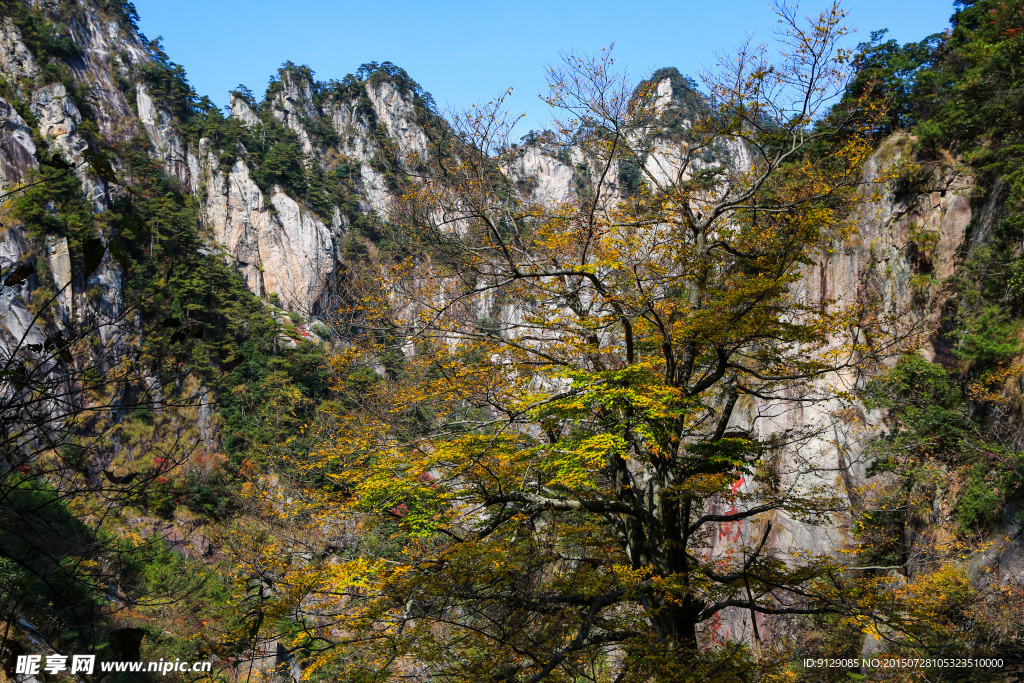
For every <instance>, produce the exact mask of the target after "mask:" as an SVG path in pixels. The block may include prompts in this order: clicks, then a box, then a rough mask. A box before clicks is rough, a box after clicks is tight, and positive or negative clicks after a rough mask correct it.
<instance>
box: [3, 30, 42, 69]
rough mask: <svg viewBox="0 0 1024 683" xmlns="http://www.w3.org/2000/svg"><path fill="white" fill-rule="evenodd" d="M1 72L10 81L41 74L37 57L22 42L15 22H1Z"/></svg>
mask: <svg viewBox="0 0 1024 683" xmlns="http://www.w3.org/2000/svg"><path fill="white" fill-rule="evenodd" d="M0 72H2V73H3V74H4V75H5V77H7V78H9V79H12V80H13V79H20V78H26V77H27V78H32V77H34V76H35V75H36V74H37V73H39V66H38V65H37V64H36V60H35V57H33V56H32V53H31V52H30V51H29V49H28V48H27V47H26V46H25V43H23V42H22V40H21V33H19V32H18V29H17V27H16V26H15V25H14V21H13V20H12V19H10V18H9V17H4V18H3V20H2V21H0Z"/></svg>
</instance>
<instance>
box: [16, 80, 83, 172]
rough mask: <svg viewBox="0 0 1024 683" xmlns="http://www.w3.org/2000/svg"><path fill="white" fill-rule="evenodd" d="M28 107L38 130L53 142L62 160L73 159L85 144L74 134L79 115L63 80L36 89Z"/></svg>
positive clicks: (79, 119) (79, 121) (80, 118)
mask: <svg viewBox="0 0 1024 683" xmlns="http://www.w3.org/2000/svg"><path fill="white" fill-rule="evenodd" d="M29 108H30V109H31V110H32V114H33V115H34V116H35V117H36V118H37V119H38V120H39V133H40V134H41V135H42V136H43V138H44V139H47V140H51V141H52V142H53V143H54V144H56V146H57V149H59V150H60V151H61V152H62V153H63V155H64V157H65V160H67V161H69V162H70V161H74V160H75V159H76V158H77V157H78V155H79V154H81V153H82V150H84V149H85V148H86V147H88V144H87V143H86V142H85V140H83V139H82V138H81V137H80V136H79V135H78V134H77V133H78V124H80V123H81V122H82V114H81V112H79V111H78V107H76V106H75V103H74V102H72V101H71V98H70V97H68V91H67V89H66V88H65V87H64V84H63V83H50V84H49V85H45V86H43V87H42V88H39V89H38V90H36V91H35V92H34V93H33V94H32V102H31V103H30V104H29Z"/></svg>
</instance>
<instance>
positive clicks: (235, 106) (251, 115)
mask: <svg viewBox="0 0 1024 683" xmlns="http://www.w3.org/2000/svg"><path fill="white" fill-rule="evenodd" d="M230 106H231V116H232V117H234V118H236V119H238V120H239V121H241V122H242V125H244V126H255V125H256V124H258V123H259V122H260V120H259V118H258V117H257V116H256V112H254V111H253V110H252V107H250V106H249V103H248V102H246V101H245V100H243V99H242V98H241V97H239V96H238V95H235V94H232V95H231V102H230Z"/></svg>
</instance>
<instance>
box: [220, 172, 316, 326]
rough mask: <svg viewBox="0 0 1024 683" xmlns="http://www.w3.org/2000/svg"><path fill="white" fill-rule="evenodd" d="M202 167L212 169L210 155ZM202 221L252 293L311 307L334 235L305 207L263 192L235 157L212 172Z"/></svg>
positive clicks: (275, 193) (302, 308)
mask: <svg viewBox="0 0 1024 683" xmlns="http://www.w3.org/2000/svg"><path fill="white" fill-rule="evenodd" d="M208 167H209V168H215V167H216V160H215V158H214V157H213V156H212V155H211V156H210V157H209V158H208ZM207 192H208V194H207V201H206V205H205V211H204V213H205V218H206V223H207V225H209V226H210V227H211V228H212V229H213V237H214V239H215V240H216V241H217V242H218V243H219V244H222V245H224V247H225V248H226V249H227V251H228V253H229V254H230V255H231V256H232V257H233V259H234V262H235V265H236V267H238V268H239V270H240V271H241V272H242V275H243V276H244V277H245V279H246V282H247V283H248V285H249V289H250V290H251V291H252V292H253V293H255V294H256V295H257V296H264V297H266V296H270V295H272V294H276V295H278V297H279V298H280V300H281V303H282V304H283V305H285V306H286V307H287V308H290V309H292V310H299V311H304V312H310V311H312V310H313V309H314V308H315V306H316V304H317V302H318V301H319V299H320V297H321V296H322V295H323V294H324V291H325V288H326V286H327V283H328V282H329V281H330V279H331V276H332V275H333V273H334V269H335V265H334V255H335V240H334V236H333V234H332V232H331V230H330V229H329V228H328V227H327V226H326V225H324V223H323V222H322V221H320V220H319V219H318V218H317V217H316V216H314V215H313V214H312V213H311V212H310V211H309V210H307V209H305V208H304V207H303V206H302V205H301V204H299V203H298V202H296V201H295V200H294V199H292V198H291V197H289V196H288V195H287V194H285V193H284V192H282V191H281V190H280V188H277V187H275V188H274V189H273V191H272V192H271V197H270V200H269V201H267V199H266V198H265V197H264V195H263V193H262V192H261V191H260V189H259V187H258V186H257V185H256V183H255V181H253V180H252V178H251V176H250V175H249V169H248V167H247V166H246V165H245V163H244V162H242V161H241V160H239V161H236V162H235V164H234V166H232V167H231V169H230V171H229V172H227V173H225V172H223V171H214V172H213V173H212V178H211V182H210V184H209V185H208V187H207Z"/></svg>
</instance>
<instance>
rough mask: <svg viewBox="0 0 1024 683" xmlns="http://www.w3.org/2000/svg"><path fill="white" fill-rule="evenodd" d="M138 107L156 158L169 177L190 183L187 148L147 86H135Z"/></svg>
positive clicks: (140, 120) (169, 117) (140, 118)
mask: <svg viewBox="0 0 1024 683" xmlns="http://www.w3.org/2000/svg"><path fill="white" fill-rule="evenodd" d="M135 93H136V107H137V109H138V112H139V123H141V124H142V127H143V128H144V129H145V131H146V134H147V135H148V136H149V141H150V142H151V143H153V148H154V151H155V152H156V157H157V158H158V159H159V160H160V161H161V162H163V166H164V170H165V171H166V172H167V175H169V176H172V177H174V178H178V179H179V180H181V181H182V182H186V183H187V182H188V177H189V165H188V154H187V152H186V151H185V146H184V145H183V144H182V142H181V138H180V137H178V133H177V131H175V130H174V126H173V124H172V118H171V115H170V114H168V113H167V111H166V110H164V109H160V108H159V107H157V106H156V103H155V102H153V98H152V97H150V95H149V89H148V88H147V87H146V86H145V84H142V83H139V84H138V85H137V86H135Z"/></svg>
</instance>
